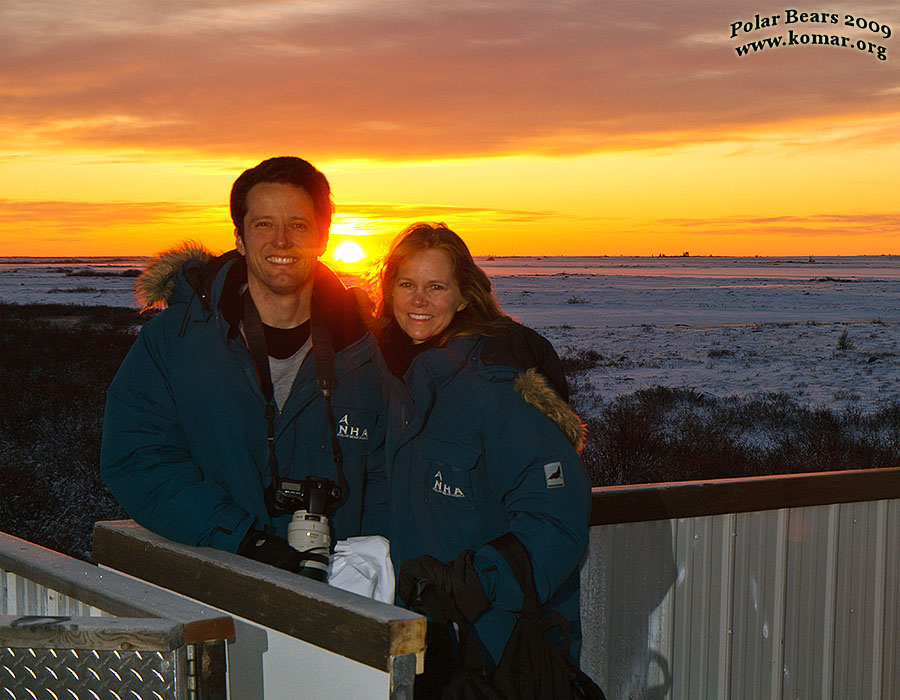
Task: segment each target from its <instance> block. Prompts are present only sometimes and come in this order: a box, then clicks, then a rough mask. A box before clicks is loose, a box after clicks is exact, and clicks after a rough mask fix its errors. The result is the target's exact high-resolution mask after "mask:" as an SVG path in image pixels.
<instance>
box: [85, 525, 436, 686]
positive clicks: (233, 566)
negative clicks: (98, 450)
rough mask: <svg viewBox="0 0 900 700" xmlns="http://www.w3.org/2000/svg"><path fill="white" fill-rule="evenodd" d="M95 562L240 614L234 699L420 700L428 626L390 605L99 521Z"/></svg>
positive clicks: (231, 665) (232, 665) (232, 659)
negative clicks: (419, 673) (417, 690)
mask: <svg viewBox="0 0 900 700" xmlns="http://www.w3.org/2000/svg"><path fill="white" fill-rule="evenodd" d="M93 557H94V559H95V561H97V562H98V563H100V564H101V565H102V566H104V567H108V568H111V569H114V570H117V571H120V572H123V573H125V574H127V575H129V576H134V577H136V578H139V579H141V580H143V581H147V582H150V583H152V584H154V585H157V586H161V587H163V588H165V589H167V590H169V591H173V592H176V593H178V594H180V595H183V596H186V597H188V598H190V599H192V600H196V601H200V602H202V603H204V604H206V605H210V606H212V607H214V608H217V609H220V610H223V611H225V612H227V613H228V614H229V615H231V616H232V617H234V619H235V624H236V634H235V639H234V641H233V642H232V643H230V644H229V645H228V675H229V684H230V685H229V690H230V696H231V697H232V698H234V699H235V700H241V699H243V698H266V699H267V700H274V699H277V698H290V697H317V698H350V697H353V698H378V697H383V698H388V697H390V698H397V699H400V698H412V686H413V681H414V679H415V673H416V668H417V665H418V664H419V663H420V662H421V659H422V656H423V654H424V648H425V629H426V621H425V618H424V617H422V616H421V615H417V614H415V613H412V612H410V611H408V610H404V609H403V608H399V607H395V606H393V605H387V604H385V603H380V602H377V601H374V600H370V599H368V598H364V597H361V596H358V595H355V594H353V593H348V592H346V591H343V590H340V589H338V588H334V587H331V586H328V585H326V584H323V583H320V582H318V581H313V580H310V579H307V578H303V577H301V576H297V575H296V574H292V573H289V572H287V571H282V570H280V569H276V568H273V567H271V566H267V565H265V564H261V563H259V562H256V561H253V560H251V559H248V558H246V557H241V556H238V555H236V554H232V553H230V552H223V551H219V550H215V549H210V548H207V547H189V546H186V545H182V544H179V543H177V542H172V541H171V540H167V539H165V538H163V537H160V536H159V535H156V534H154V533H152V532H150V531H149V530H146V529H144V528H142V527H141V526H139V525H137V524H136V523H134V522H133V521H130V520H127V521H115V522H101V523H97V525H96V526H95V528H94V546H93Z"/></svg>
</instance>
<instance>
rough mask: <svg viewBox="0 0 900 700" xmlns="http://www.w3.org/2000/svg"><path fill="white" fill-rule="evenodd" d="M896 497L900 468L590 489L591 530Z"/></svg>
mask: <svg viewBox="0 0 900 700" xmlns="http://www.w3.org/2000/svg"><path fill="white" fill-rule="evenodd" d="M888 498H900V467H883V468H880V469H849V470H846V471H833V472H811V473H808V474H779V475H775V476H751V477H746V478H739V479H713V480H709V481H669V482H664V483H657V484H636V485H629V486H600V487H594V488H593V489H591V521H590V522H591V525H611V524H615V523H633V522H643V521H650V520H669V519H673V518H693V517H698V516H704V515H721V514H723V513H747V512H751V511H761V510H775V509H779V508H797V507H802V506H818V505H829V504H832V503H851V502H856V501H879V500H882V499H888Z"/></svg>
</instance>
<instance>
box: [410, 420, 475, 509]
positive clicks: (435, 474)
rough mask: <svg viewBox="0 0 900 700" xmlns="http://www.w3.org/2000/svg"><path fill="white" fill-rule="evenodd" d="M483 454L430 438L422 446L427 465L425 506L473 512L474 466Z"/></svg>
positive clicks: (468, 447) (469, 447)
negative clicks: (430, 505)
mask: <svg viewBox="0 0 900 700" xmlns="http://www.w3.org/2000/svg"><path fill="white" fill-rule="evenodd" d="M480 456H481V450H479V449H478V448H476V447H473V446H470V445H464V444H461V443H457V442H446V441H444V440H438V439H436V438H427V439H426V440H425V442H424V444H423V445H422V457H423V458H424V463H425V469H426V474H425V502H426V503H428V504H432V505H436V506H439V507H441V508H446V509H450V510H474V509H475V501H476V498H477V496H478V494H476V493H475V484H476V481H477V479H476V478H474V477H475V474H474V472H475V466H476V465H477V464H478V458H479V457H480Z"/></svg>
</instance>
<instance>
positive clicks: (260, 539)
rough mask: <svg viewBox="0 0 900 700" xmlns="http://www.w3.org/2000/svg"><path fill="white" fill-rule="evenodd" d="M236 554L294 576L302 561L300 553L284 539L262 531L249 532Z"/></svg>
mask: <svg viewBox="0 0 900 700" xmlns="http://www.w3.org/2000/svg"><path fill="white" fill-rule="evenodd" d="M237 553H238V554H240V555H241V556H243V557H249V558H250V559H255V560H256V561H261V562H263V563H264V564H271V565H272V566H277V567H278V568H279V569H286V570H287V571H291V572H293V573H295V574H296V573H299V571H300V564H301V562H302V560H303V557H302V556H301V554H300V552H298V551H297V550H296V549H294V548H293V547H291V545H289V544H288V541H287V540H286V539H284V538H283V537H279V536H278V535H270V534H269V533H267V532H263V531H262V530H250V532H248V533H247V536H246V537H244V539H243V540H241V544H240V545H239V546H238V550H237Z"/></svg>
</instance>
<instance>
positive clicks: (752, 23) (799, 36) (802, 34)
mask: <svg viewBox="0 0 900 700" xmlns="http://www.w3.org/2000/svg"><path fill="white" fill-rule="evenodd" d="M789 24H799V25H826V26H827V25H840V26H845V27H852V28H853V29H855V30H857V31H863V32H867V33H870V34H873V35H876V36H877V37H878V38H880V39H890V38H891V33H892V32H891V28H890V26H889V25H887V24H882V23H881V22H879V21H877V20H874V19H868V18H866V17H859V16H857V15H850V14H844V15H841V14H839V13H837V12H800V11H798V10H793V9H789V10H785V11H784V14H783V15H781V14H775V15H759V14H756V15H754V16H753V19H750V20H738V21H736V22H732V23H731V38H732V39H735V38H737V37H739V36H740V35H741V34H747V33H750V32H755V31H758V30H762V29H770V28H773V27H784V26H786V25H789ZM817 28H818V27H817ZM822 28H824V27H822ZM785 46H835V47H837V48H846V49H854V50H856V51H863V52H865V53H870V54H872V55H873V56H875V57H876V58H877V59H878V60H879V61H886V60H887V47H886V46H883V45H881V44H878V43H876V42H874V41H872V40H870V39H869V38H859V37H857V38H854V37H850V36H845V35H840V34H830V33H826V32H821V31H819V32H816V31H802V30H799V28H798V29H795V28H793V27H790V28H788V33H787V34H782V35H780V36H772V37H766V38H764V39H757V40H755V41H749V42H747V43H745V44H741V45H740V46H735V47H734V50H735V52H736V53H737V55H738V56H747V55H749V54H752V53H756V52H759V51H766V50H770V49H777V48H783V47H785Z"/></svg>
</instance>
